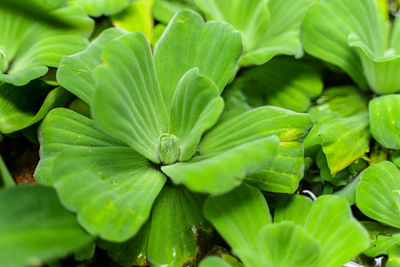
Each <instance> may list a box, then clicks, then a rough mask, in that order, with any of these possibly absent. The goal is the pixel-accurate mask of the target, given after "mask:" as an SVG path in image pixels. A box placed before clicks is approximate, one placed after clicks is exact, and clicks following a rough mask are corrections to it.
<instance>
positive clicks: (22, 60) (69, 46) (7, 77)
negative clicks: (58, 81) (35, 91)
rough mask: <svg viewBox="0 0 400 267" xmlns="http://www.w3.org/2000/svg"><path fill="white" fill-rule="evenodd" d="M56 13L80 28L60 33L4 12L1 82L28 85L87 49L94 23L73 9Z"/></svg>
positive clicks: (0, 35)
mask: <svg viewBox="0 0 400 267" xmlns="http://www.w3.org/2000/svg"><path fill="white" fill-rule="evenodd" d="M52 13H54V14H55V15H58V16H61V17H66V18H68V21H71V22H72V23H74V24H77V25H80V27H79V28H77V29H71V30H65V29H57V28H53V27H51V26H48V25H43V24H40V23H38V22H34V21H31V20H30V19H28V18H25V17H22V16H19V15H15V14H14V13H12V12H10V11H5V10H2V9H0V28H1V29H2V31H1V33H0V40H1V41H0V81H4V82H7V83H13V84H14V85H25V84H27V83H28V82H29V81H30V80H33V79H35V78H38V77H40V76H42V75H44V74H45V73H46V72H47V70H48V68H47V67H58V65H59V63H60V61H61V59H62V57H63V56H64V55H70V54H74V53H76V52H78V51H80V50H82V49H84V48H85V47H86V46H87V43H88V41H87V37H86V36H87V35H89V34H90V33H91V31H92V28H93V21H92V20H91V19H90V18H88V17H87V15H86V14H85V12H84V11H83V10H81V9H79V8H72V7H71V8H62V9H58V10H54V11H52ZM49 51H51V53H49Z"/></svg>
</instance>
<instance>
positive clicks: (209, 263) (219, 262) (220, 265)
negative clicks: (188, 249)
mask: <svg viewBox="0 0 400 267" xmlns="http://www.w3.org/2000/svg"><path fill="white" fill-rule="evenodd" d="M199 267H232V265H230V264H229V263H227V262H226V261H224V260H223V259H221V258H220V257H215V256H209V257H207V258H205V259H204V260H202V261H201V262H200V265H199Z"/></svg>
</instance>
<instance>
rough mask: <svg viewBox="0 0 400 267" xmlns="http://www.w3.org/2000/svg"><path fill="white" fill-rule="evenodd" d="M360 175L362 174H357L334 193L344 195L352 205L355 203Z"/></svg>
mask: <svg viewBox="0 0 400 267" xmlns="http://www.w3.org/2000/svg"><path fill="white" fill-rule="evenodd" d="M360 177H361V176H357V178H355V179H353V180H352V181H351V182H349V183H348V184H347V185H345V186H344V187H343V188H342V189H340V190H338V191H336V192H335V193H334V195H338V196H344V197H345V198H346V199H347V201H348V202H349V204H350V205H351V206H352V205H354V204H355V203H356V191H357V185H358V182H359V181H360Z"/></svg>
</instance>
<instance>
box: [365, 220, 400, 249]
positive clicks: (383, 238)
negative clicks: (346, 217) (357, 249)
mask: <svg viewBox="0 0 400 267" xmlns="http://www.w3.org/2000/svg"><path fill="white" fill-rule="evenodd" d="M361 223H362V225H363V226H364V227H365V228H366V229H367V230H368V232H369V236H370V239H371V245H370V247H369V248H368V249H367V250H365V251H364V252H363V253H364V254H365V255H367V256H368V257H377V256H379V255H388V254H389V250H390V249H391V248H392V247H393V246H396V245H399V241H398V239H399V238H400V230H399V229H396V228H392V227H387V226H384V225H382V224H380V223H377V222H373V221H362V222H361Z"/></svg>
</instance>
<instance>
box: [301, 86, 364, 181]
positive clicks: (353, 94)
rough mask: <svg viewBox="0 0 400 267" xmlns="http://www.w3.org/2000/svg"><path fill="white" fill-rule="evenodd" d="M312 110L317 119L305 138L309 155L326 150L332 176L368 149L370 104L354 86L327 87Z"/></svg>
mask: <svg viewBox="0 0 400 267" xmlns="http://www.w3.org/2000/svg"><path fill="white" fill-rule="evenodd" d="M317 103H319V104H318V105H316V106H314V107H312V108H311V109H310V111H309V113H310V114H311V116H312V119H313V121H314V126H313V128H312V130H311V131H310V134H309V135H308V136H307V137H306V139H305V140H304V146H305V152H306V155H307V156H313V157H315V156H316V155H317V153H318V152H319V150H320V149H321V146H322V150H323V151H324V153H325V156H326V158H327V161H328V166H329V169H330V170H331V174H332V176H335V175H336V173H337V172H339V171H341V170H343V169H344V168H346V167H347V166H349V165H350V164H351V163H353V162H354V161H355V160H357V159H358V158H360V157H361V156H363V155H364V154H365V153H366V152H368V151H369V139H370V133H369V130H368V107H367V102H366V100H365V99H364V97H363V96H362V95H361V94H360V93H359V92H358V90H357V89H356V88H354V87H352V86H341V87H333V88H330V89H328V90H325V91H324V93H323V94H322V96H321V97H320V98H319V99H318V101H317Z"/></svg>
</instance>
